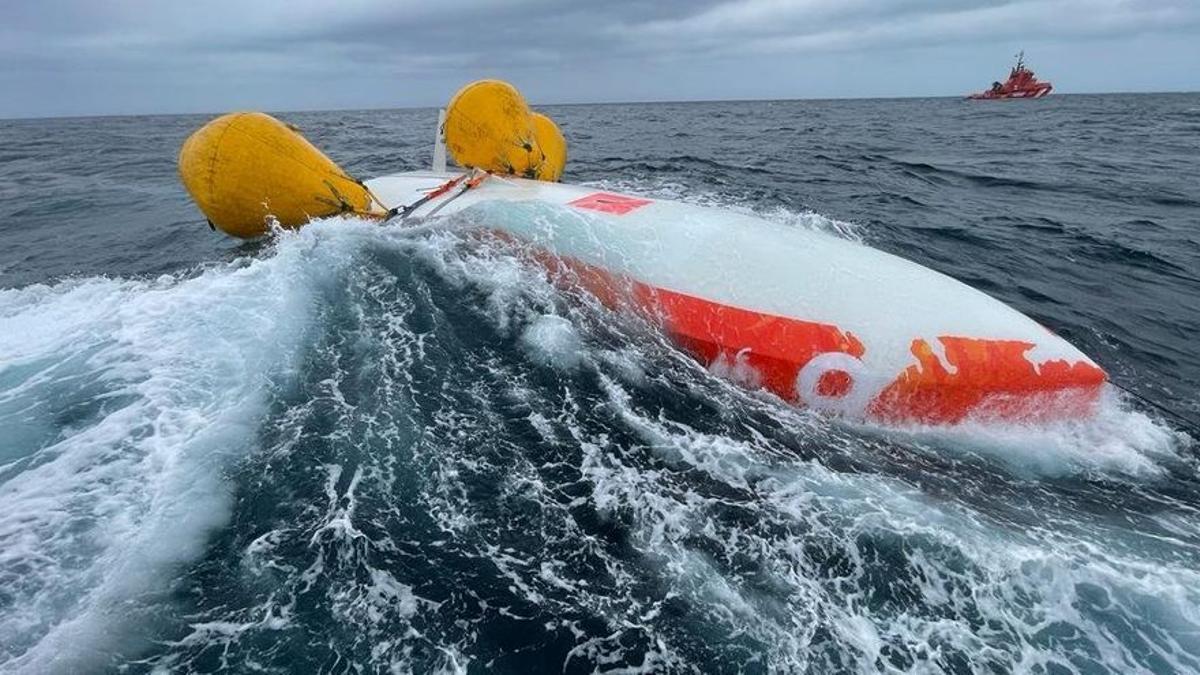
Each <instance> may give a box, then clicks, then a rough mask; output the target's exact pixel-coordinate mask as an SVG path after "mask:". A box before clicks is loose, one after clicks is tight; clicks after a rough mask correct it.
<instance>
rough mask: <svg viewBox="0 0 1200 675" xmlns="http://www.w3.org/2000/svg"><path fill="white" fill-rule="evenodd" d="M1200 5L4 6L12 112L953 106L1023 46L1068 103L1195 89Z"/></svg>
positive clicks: (0, 109) (1, 27)
mask: <svg viewBox="0 0 1200 675" xmlns="http://www.w3.org/2000/svg"><path fill="white" fill-rule="evenodd" d="M1198 37H1200V3H1198V2H1196V1H1195V0H908V1H882V0H743V1H741V2H720V1H713V0H708V1H704V0H700V1H692V2H687V1H683V0H664V1H662V2H644V1H641V0H614V1H613V2H609V3H604V4H600V3H582V2H564V1H552V0H509V1H506V2H494V1H490V0H461V1H457V2H440V3H439V2H428V1H423V2H397V1H396V0H352V1H349V2H343V3H331V2H326V1H321V2H317V1H315V0H291V1H289V2H284V1H280V0H264V1H261V2H254V1H248V0H210V1H207V2H203V3H164V2H157V1H153V2H152V1H149V0H140V1H139V0H133V1H129V2H122V3H97V2H94V1H91V0H42V1H41V2H27V3H18V4H16V5H15V6H13V5H12V3H9V4H8V5H6V6H5V7H3V8H2V9H0V86H2V87H4V90H5V91H6V92H8V94H6V96H4V97H3V98H2V99H0V115H3V116H27V115H41V114H89V113H121V112H184V111H218V110H224V109H229V108H237V107H253V108H265V109H275V110H279V109H302V108H305V109H311V108H317V109H320V108H348V107H390V106H405V105H435V104H438V103H440V102H442V101H444V100H445V99H446V98H447V97H448V96H449V95H450V93H452V92H453V91H454V89H455V88H457V87H458V86H459V85H461V84H463V83H464V82H466V81H469V80H471V79H475V78H478V77H505V78H509V79H512V80H514V81H515V82H516V83H517V84H518V85H519V86H521V87H522V89H523V90H525V91H526V92H527V94H528V95H529V96H530V98H532V99H534V100H535V101H539V102H577V101H578V102H587V101H598V100H646V99H659V100H662V99H693V98H746V97H806V96H871V95H938V94H944V95H953V94H958V93H962V92H964V91H967V90H969V89H974V88H978V87H980V86H983V85H984V84H986V83H987V82H990V81H991V80H992V79H994V78H995V77H998V76H999V75H1001V74H1002V73H1003V71H1004V69H1005V68H1006V67H1007V65H1008V63H1007V61H1008V59H1009V57H1010V55H1011V54H1012V53H1013V52H1014V51H1016V50H1017V49H1019V48H1022V47H1024V48H1026V49H1027V50H1029V51H1030V53H1031V56H1032V57H1033V59H1034V64H1035V65H1036V66H1038V67H1039V69H1041V71H1042V72H1043V74H1045V75H1047V76H1050V77H1052V78H1053V79H1054V80H1055V82H1056V84H1057V85H1058V86H1059V88H1060V90H1063V91H1072V90H1074V91H1084V90H1097V89H1099V90H1111V89H1118V90H1162V89H1196V88H1197V84H1200V82H1198V79H1200V76H1197V74H1196V65H1197V64H1198V63H1200V47H1198V46H1197V45H1198V44H1200V39H1197V38H1198Z"/></svg>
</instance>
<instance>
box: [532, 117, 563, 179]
mask: <svg viewBox="0 0 1200 675" xmlns="http://www.w3.org/2000/svg"><path fill="white" fill-rule="evenodd" d="M533 136H534V138H536V139H537V144H538V147H539V148H541V149H542V154H543V155H544V156H545V159H544V160H543V161H542V167H541V170H540V171H538V178H539V179H541V180H547V181H552V182H553V181H557V180H558V179H560V178H562V174H563V169H565V168H566V166H567V139H565V138H563V135H562V132H561V131H559V129H558V125H557V124H555V123H554V120H552V119H550V118H549V117H546V116H545V115H543V114H542V113H538V112H535V113H533Z"/></svg>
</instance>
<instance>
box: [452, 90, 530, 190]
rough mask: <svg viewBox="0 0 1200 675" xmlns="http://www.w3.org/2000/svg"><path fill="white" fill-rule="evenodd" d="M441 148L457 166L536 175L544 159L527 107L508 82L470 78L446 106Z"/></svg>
mask: <svg viewBox="0 0 1200 675" xmlns="http://www.w3.org/2000/svg"><path fill="white" fill-rule="evenodd" d="M445 137H446V149H447V150H448V151H449V152H450V156H451V157H453V158H454V161H455V162H458V164H459V166H463V167H472V168H477V169H483V170H484V171H491V172H493V173H500V174H509V175H515V176H523V177H525V178H537V177H538V172H539V170H540V169H541V166H542V163H543V159H544V158H543V154H542V150H541V148H539V147H538V143H537V138H536V136H535V135H534V131H533V120H532V118H531V116H530V112H529V106H528V105H527V104H526V103H525V99H524V98H522V97H521V93H520V92H518V91H517V90H516V88H514V87H513V86H512V85H511V84H509V83H507V82H501V81H500V80H479V81H478V82H472V83H471V84H468V85H467V86H465V87H463V88H462V89H459V90H458V93H457V94H455V95H454V98H452V99H450V104H449V106H447V108H446V126H445Z"/></svg>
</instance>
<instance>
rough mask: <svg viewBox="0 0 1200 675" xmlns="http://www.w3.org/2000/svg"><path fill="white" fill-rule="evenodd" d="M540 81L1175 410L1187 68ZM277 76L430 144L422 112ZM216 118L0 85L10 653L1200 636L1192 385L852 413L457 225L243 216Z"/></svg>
mask: <svg viewBox="0 0 1200 675" xmlns="http://www.w3.org/2000/svg"><path fill="white" fill-rule="evenodd" d="M547 112H549V113H550V114H551V115H552V116H553V117H554V118H555V119H556V120H558V121H559V122H560V124H561V126H562V128H563V130H564V131H565V133H566V136H567V138H568V140H569V142H570V154H571V160H570V163H569V165H568V170H567V173H566V176H565V178H564V180H566V181H568V182H585V183H589V184H593V185H598V186H602V187H604V188H606V189H612V190H621V191H626V192H631V193H640V194H646V195H650V196H655V197H669V198H676V199H680V200H683V201H688V202H693V203H701V204H708V205H714V206H722V207H726V208H734V209H738V210H743V211H752V212H756V213H759V214H761V215H763V216H764V217H766V218H768V219H771V220H775V221H780V222H783V223H787V224H789V225H791V226H793V227H803V228H817V229H821V230H824V231H827V232H829V233H831V234H833V235H835V236H841V237H847V238H851V239H855V240H860V241H862V242H864V243H866V244H869V245H871V246H875V247H878V248H881V249H884V250H887V251H890V252H893V253H897V254H899V255H902V256H905V257H907V258H910V259H912V260H915V261H916V262H918V263H921V264H923V265H927V266H929V267H932V268H934V269H937V270H940V271H942V272H945V273H948V274H950V275H952V276H954V277H957V278H959V279H961V280H963V281H965V282H967V283H969V284H971V285H973V286H975V287H977V288H980V289H982V290H984V291H986V292H988V293H990V294H992V295H994V296H996V297H998V298H1000V299H1001V300H1003V301H1005V302H1007V303H1009V304H1011V305H1013V306H1014V307H1016V308H1017V309H1019V310H1021V311H1023V312H1025V313H1027V314H1029V315H1031V316H1032V317H1034V318H1035V319H1037V320H1038V321H1040V322H1042V323H1043V324H1045V325H1046V326H1048V327H1050V328H1051V329H1053V330H1055V331H1057V332H1059V333H1061V334H1062V335H1064V336H1065V337H1067V338H1068V339H1069V340H1071V341H1072V342H1073V343H1075V344H1076V345H1078V346H1079V347H1081V348H1082V349H1083V350H1084V351H1085V352H1087V353H1088V354H1090V355H1092V356H1093V357H1094V358H1095V359H1096V360H1097V361H1098V362H1099V363H1101V364H1102V365H1103V366H1104V367H1105V368H1106V369H1107V370H1108V371H1109V372H1110V373H1111V374H1112V376H1113V378H1114V379H1115V380H1116V381H1118V382H1120V383H1122V384H1124V385H1125V386H1127V387H1129V388H1130V389H1132V390H1135V391H1137V392H1139V393H1140V394H1141V395H1143V396H1146V397H1149V398H1151V399H1153V400H1156V401H1159V402H1160V403H1162V404H1163V405H1166V406H1168V407H1170V408H1172V409H1174V410H1176V411H1178V412H1180V413H1183V414H1185V415H1190V416H1191V417H1194V418H1200V349H1198V348H1197V340H1196V336H1197V334H1198V333H1200V95H1163V96H1157V95H1139V96H1055V97H1051V98H1049V99H1046V100H1043V101H1035V102H1008V103H997V102H983V103H968V102H965V101H960V100H954V99H937V100H891V101H837V102H832V101H826V102H822V101H796V102H738V103H695V104H652V105H596V106H568V107H554V108H550V109H548V111H547ZM280 116H281V117H282V118H284V119H285V120H287V121H289V122H293V123H295V124H297V125H299V126H300V127H301V128H302V130H303V131H304V132H305V134H306V135H307V136H308V137H309V138H310V139H311V140H312V141H313V142H314V143H315V144H316V145H317V146H318V147H321V148H323V149H324V150H325V151H326V152H327V153H328V154H329V155H331V156H332V157H333V158H334V159H335V160H337V161H338V162H340V163H341V164H342V165H343V166H345V167H346V168H347V169H348V170H349V171H350V172H352V173H354V174H355V175H357V176H359V177H371V176H375V175H379V174H383V173H389V172H395V171H401V170H410V169H417V168H425V167H426V166H427V164H428V162H429V157H430V142H431V138H432V135H433V130H432V126H433V121H434V118H435V112H434V111H432V110H397V111H365V112H326V113H298V114H282V115H280ZM206 119H208V117H207V116H181V117H124V118H97V119H60V120H23V121H0V671H4V672H9V671H11V672H29V673H40V672H107V671H122V672H133V673H139V672H213V671H218V670H228V671H231V672H260V671H261V672H321V673H352V672H353V673H357V672H410V671H411V672H473V673H476V672H478V673H481V672H499V673H527V672H560V671H561V672H569V673H584V672H614V673H615V672H620V673H638V672H744V673H759V672H809V673H840V672H847V673H856V672H877V671H879V672H917V673H926V672H955V673H976V672H984V673H1007V672H1027V673H1045V674H1057V673H1069V672H1078V673H1122V674H1124V673H1142V672H1153V673H1174V672H1179V673H1184V672H1197V671H1200V480H1198V478H1197V469H1198V464H1197V461H1196V452H1197V446H1196V444H1195V442H1194V439H1193V438H1192V437H1191V436H1189V435H1188V434H1187V433H1185V432H1184V431H1183V429H1182V425H1180V424H1178V423H1176V422H1173V421H1172V420H1169V419H1166V418H1164V417H1162V416H1161V415H1160V414H1159V413H1156V412H1155V411H1154V410H1152V409H1147V408H1143V407H1141V404H1139V403H1138V402H1136V401H1133V400H1131V399H1129V398H1128V397H1126V396H1125V395H1123V394H1121V393H1120V392H1118V391H1116V390H1113V391H1111V392H1109V394H1108V396H1107V397H1106V400H1105V401H1104V404H1103V406H1102V408H1101V410H1100V412H1099V414H1098V415H1097V417H1096V418H1095V419H1094V420H1091V421H1088V422H1085V423H1074V424H1058V425H1053V426H1050V427H1042V428H1027V427H1021V426H1006V427H997V426H978V425H965V426H960V427H956V428H951V429H882V428H874V427H864V426H860V425H854V424H848V423H844V422H838V421H835V420H830V419H827V418H824V417H821V416H819V415H815V414H811V413H808V412H805V411H801V410H796V409H793V408H790V407H788V406H786V405H784V404H782V403H781V402H779V401H777V400H775V399H773V398H772V397H770V396H769V395H766V394H764V393H761V392H752V391H745V390H741V389H738V388H736V387H734V386H733V385H730V384H729V383H727V382H725V381H724V380H721V379H720V378H718V377H716V376H714V375H712V374H711V373H709V372H708V371H706V370H705V369H704V368H703V367H702V366H700V365H697V364H695V363H693V362H692V361H691V360H690V359H689V358H687V357H686V356H684V355H683V354H681V353H680V352H678V351H676V350H675V349H674V348H673V347H672V346H671V345H670V344H669V343H668V342H667V341H666V340H665V339H664V338H663V336H662V335H660V334H659V333H658V332H656V330H655V329H654V328H653V327H649V326H646V325H642V324H641V323H639V321H637V320H636V319H635V318H632V317H625V316H619V315H614V314H612V313H610V312H609V311H608V310H606V309H604V308H603V307H601V306H599V305H598V303H595V302H592V301H589V300H588V299H587V298H580V297H567V296H565V295H564V294H563V293H562V292H560V291H558V290H556V289H555V287H554V286H552V285H551V284H550V283H549V282H547V281H546V280H545V278H544V277H543V275H542V274H541V273H540V272H539V270H537V269H532V268H530V267H529V266H527V265H526V264H525V263H523V262H522V258H520V257H519V256H517V255H514V254H513V252H511V251H506V250H504V249H502V248H489V247H487V246H482V247H481V246H479V245H468V244H467V242H465V241H464V240H462V239H460V238H459V237H458V236H457V235H455V234H453V233H451V232H437V231H433V232H429V233H427V234H424V235H420V236H406V235H404V234H403V233H402V232H399V231H397V230H384V229H380V228H377V227H373V226H370V225H365V224H362V223H356V222H352V221H347V220H341V219H333V220H329V221H323V222H320V223H316V224H313V225H310V226H308V227H307V228H305V229H304V230H302V231H300V232H299V233H295V234H289V235H285V236H282V237H280V238H278V239H276V240H275V241H268V242H258V243H241V242H238V241H234V240H232V239H229V238H226V237H224V236H222V235H220V234H217V233H213V232H210V231H209V229H208V227H207V226H206V225H205V223H204V220H203V219H202V217H201V216H200V214H199V212H198V211H197V210H196V209H195V208H194V207H193V206H192V205H191V203H190V202H189V200H188V198H187V196H186V194H185V193H184V191H183V189H182V187H181V186H180V184H179V181H178V179H177V176H176V173H175V156H176V153H177V151H178V148H179V146H180V144H181V142H182V141H183V139H184V138H185V137H186V136H187V135H188V134H189V133H190V132H191V131H192V130H194V129H195V128H197V127H198V126H199V125H201V124H202V123H203V122H204V121H206ZM930 311H937V308H936V307H931V308H930Z"/></svg>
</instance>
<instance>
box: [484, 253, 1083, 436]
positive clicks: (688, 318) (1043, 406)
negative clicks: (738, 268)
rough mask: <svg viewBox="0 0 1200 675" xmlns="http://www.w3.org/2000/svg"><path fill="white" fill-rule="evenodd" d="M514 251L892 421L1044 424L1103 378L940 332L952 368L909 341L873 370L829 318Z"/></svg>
mask: <svg viewBox="0 0 1200 675" xmlns="http://www.w3.org/2000/svg"><path fill="white" fill-rule="evenodd" d="M496 234H497V236H499V237H500V238H502V239H504V240H508V241H512V239H513V238H512V237H511V236H509V235H507V234H504V233H496ZM522 248H523V249H524V250H526V251H527V252H529V254H530V255H531V257H532V258H533V259H534V260H536V261H537V262H538V263H539V264H540V265H542V266H543V267H544V268H545V269H547V270H548V271H549V272H550V274H551V276H552V277H553V278H555V279H556V281H558V282H559V283H564V284H566V285H573V286H579V287H582V288H584V289H586V290H587V291H588V292H590V293H592V294H593V295H595V296H596V297H597V298H599V299H600V300H601V301H602V302H603V303H605V304H606V305H608V306H610V307H614V308H621V307H630V306H632V307H633V308H634V309H636V310H637V311H640V312H643V313H646V314H648V315H649V316H651V317H652V318H654V319H655V320H656V321H657V322H659V323H660V324H661V325H663V327H664V328H665V329H666V331H667V332H668V333H669V334H670V335H671V337H672V339H673V340H674V341H675V342H676V343H677V344H679V345H680V346H681V347H682V348H684V349H686V350H687V351H689V352H691V353H692V354H693V355H694V356H696V357H697V358H698V359H699V360H701V361H702V362H703V363H705V364H707V365H709V366H712V365H714V364H719V363H727V364H740V365H744V366H749V367H750V368H752V369H753V372H754V373H756V374H757V376H758V377H757V384H759V385H761V386H762V387H764V388H766V389H767V390H769V391H771V392H772V393H774V394H776V395H778V396H779V397H780V398H783V399H784V400H786V401H789V402H792V403H798V404H807V405H812V406H815V407H818V408H821V409H825V410H829V411H833V412H840V413H846V414H850V415H853V416H861V417H868V418H872V419H876V420H879V421H884V422H892V423H895V422H919V423H928V424H946V423H954V422H959V421H962V420H963V419H964V418H966V417H967V416H969V415H972V414H976V415H980V416H985V417H988V418H993V419H1004V420H1039V421H1046V420H1053V419H1071V418H1078V417H1082V416H1086V415H1087V414H1089V413H1090V412H1091V411H1092V409H1093V407H1094V404H1095V401H1096V399H1097V397H1098V395H1099V393H1100V390H1101V386H1102V385H1103V383H1104V382H1105V380H1106V376H1105V374H1104V371H1102V370H1100V369H1099V368H1097V367H1095V366H1093V365H1091V364H1089V363H1084V362H1078V363H1067V362H1065V361H1051V362H1048V363H1042V364H1034V363H1032V362H1030V361H1029V360H1028V359H1026V357H1025V355H1026V353H1027V352H1029V351H1030V350H1031V349H1033V348H1034V345H1033V344H1031V343H1027V342H1020V341H1013V340H989V339H979V338H970V337H960V336H941V337H939V338H938V339H939V342H941V344H942V347H943V351H944V353H945V357H946V360H947V361H948V363H949V365H950V367H951V368H952V369H953V372H950V371H948V370H947V369H946V367H944V366H943V365H942V363H941V361H940V360H939V358H938V356H937V355H935V353H934V351H933V349H932V348H931V347H930V346H929V345H928V344H927V343H926V342H925V341H924V340H923V339H914V340H913V342H912V353H913V356H914V361H915V363H914V364H913V365H910V366H908V367H907V368H905V369H904V370H902V371H901V372H899V373H887V374H872V373H869V372H867V371H866V367H865V366H864V365H863V363H862V361H861V358H862V357H863V356H864V355H865V354H866V352H867V349H868V347H867V346H866V345H864V344H863V343H862V342H860V341H859V339H858V338H857V337H856V336H855V335H854V334H853V333H850V332H848V331H844V330H842V329H840V328H839V327H837V326H834V325H832V324H826V323H819V322H813V321H805V320H801V319H796V318H791V317H785V316H778V315H774V314H768V313H765V312H758V311H754V310H750V309H744V308H740V307H734V306H731V305H726V304H722V303H719V302H715V301H712V300H707V299H704V298H700V297H696V296H693V295H688V294H686V293H681V292H678V291H673V290H669V289H665V288H657V287H654V286H651V285H649V284H646V283H644V282H641V281H638V280H635V279H629V278H625V277H621V276H618V275H615V274H613V273H611V272H608V271H607V270H604V269H603V268H600V267H597V266H594V265H589V264H586V263H583V262H581V261H578V260H574V259H570V258H564V257H562V256H557V255H554V254H553V253H550V252H549V251H546V250H543V249H532V250H530V249H528V248H526V247H522ZM880 375H882V377H881V376H880Z"/></svg>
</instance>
